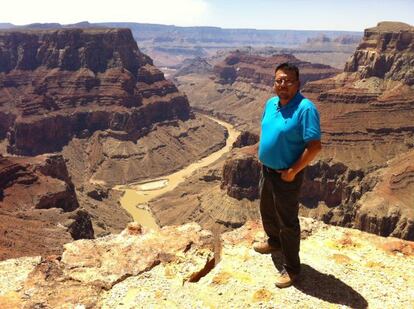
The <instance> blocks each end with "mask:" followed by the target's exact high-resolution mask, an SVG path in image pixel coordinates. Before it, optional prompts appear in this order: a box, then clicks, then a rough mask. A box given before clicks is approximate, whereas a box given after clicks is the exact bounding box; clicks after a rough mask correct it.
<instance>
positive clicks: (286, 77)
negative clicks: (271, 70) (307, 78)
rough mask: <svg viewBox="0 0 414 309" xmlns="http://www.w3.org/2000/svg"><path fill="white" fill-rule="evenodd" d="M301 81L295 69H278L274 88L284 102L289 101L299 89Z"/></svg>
mask: <svg viewBox="0 0 414 309" xmlns="http://www.w3.org/2000/svg"><path fill="white" fill-rule="evenodd" d="M299 87H300V82H299V80H297V79H296V74H295V72H293V71H284V70H283V69H280V70H277V71H276V74H275V84H274V90H275V92H276V94H277V95H278V96H279V98H280V100H281V101H282V103H287V102H289V101H290V100H291V99H292V98H293V97H294V96H295V95H296V93H297V92H298V91H299Z"/></svg>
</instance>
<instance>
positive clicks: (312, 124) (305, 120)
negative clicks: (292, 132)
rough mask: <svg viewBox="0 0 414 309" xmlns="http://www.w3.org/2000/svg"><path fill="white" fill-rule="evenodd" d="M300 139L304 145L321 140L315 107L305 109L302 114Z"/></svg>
mask: <svg viewBox="0 0 414 309" xmlns="http://www.w3.org/2000/svg"><path fill="white" fill-rule="evenodd" d="M302 137H303V140H304V141H305V142H306V143H307V142H309V141H314V140H320V139H321V126H320V120H319V113H318V110H317V109H316V107H311V108H307V109H306V110H305V111H304V112H303V114H302Z"/></svg>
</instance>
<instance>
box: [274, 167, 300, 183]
mask: <svg viewBox="0 0 414 309" xmlns="http://www.w3.org/2000/svg"><path fill="white" fill-rule="evenodd" d="M278 172H279V173H280V174H281V175H280V178H282V180H283V181H286V182H292V181H293V180H295V176H296V173H295V172H294V170H293V169H292V168H289V169H287V170H278Z"/></svg>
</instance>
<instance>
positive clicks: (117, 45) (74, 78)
mask: <svg viewBox="0 0 414 309" xmlns="http://www.w3.org/2000/svg"><path fill="white" fill-rule="evenodd" d="M225 137H226V130H225V128H223V127H221V126H220V125H218V124H217V123H216V122H214V121H212V120H210V119H207V118H206V117H202V116H198V115H194V114H193V113H192V111H191V109H190V106H189V104H188V100H187V97H186V96H185V94H183V93H181V92H179V91H178V90H177V88H176V87H175V85H174V84H173V83H172V82H171V81H169V80H166V79H165V78H164V74H163V73H162V72H161V71H160V70H158V69H157V68H156V67H155V66H153V64H152V60H151V59H150V58H149V57H148V56H146V55H145V54H143V53H141V51H140V50H139V48H138V46H137V43H136V42H135V41H134V39H133V37H132V34H131V31H130V30H129V29H105V28H100V29H95V28H93V27H91V28H88V29H78V28H75V29H59V30H22V29H20V30H9V31H6V30H4V31H0V152H3V153H6V149H7V152H8V154H7V159H4V160H5V162H6V161H7V162H9V161H8V160H11V161H10V162H15V160H17V161H16V162H19V163H18V164H17V163H16V164H17V165H16V164H15V163H10V164H9V163H7V164H6V163H5V164H6V165H7V167H5V170H4V172H5V173H6V172H7V171H9V173H10V175H11V176H10V177H11V178H10V177H9V174H7V175H8V176H7V177H6V176H5V178H1V181H0V184H1V188H0V189H1V191H0V192H2V193H1V200H0V202H1V203H2V206H4V207H1V208H2V212H3V211H6V210H8V209H9V208H8V207H10V209H13V211H14V212H13V213H7V215H8V216H9V218H10V220H9V221H10V222H14V220H16V222H17V221H18V223H10V224H9V222H8V220H7V219H4V220H3V219H2V222H1V225H0V228H1V229H3V228H4V230H6V231H9V230H10V228H11V226H13V224H17V225H18V226H20V225H24V223H25V220H27V222H28V223H27V225H28V226H30V227H28V228H21V229H20V231H21V234H22V235H23V234H24V233H26V234H27V235H25V236H22V237H21V243H20V242H19V244H16V245H15V246H16V248H17V247H18V246H20V245H21V246H26V245H25V244H24V242H27V246H30V241H29V239H30V237H31V236H32V235H33V233H34V232H33V231H35V230H36V231H37V232H38V233H40V234H42V233H43V234H44V235H43V234H42V237H40V238H39V243H37V242H35V243H36V244H33V247H36V246H39V245H40V248H41V249H39V248H37V249H33V250H32V249H30V250H32V251H30V250H27V251H24V250H21V251H19V250H18V249H16V250H14V252H15V254H16V255H14V256H19V254H27V255H29V254H38V253H40V252H43V251H41V250H44V251H45V250H46V251H47V250H49V249H47V248H46V247H47V246H48V245H46V244H48V243H49V242H50V243H51V244H50V250H49V251H50V253H52V252H59V250H61V248H60V249H58V247H59V246H60V245H61V244H62V243H66V242H67V241H68V239H72V236H71V234H70V233H69V234H68V233H67V231H66V229H67V228H66V225H65V224H66V223H65V222H66V221H67V222H69V221H70V220H72V219H70V218H69V219H68V220H69V221H68V220H66V219H65V218H66V217H65V216H69V212H70V213H71V216H74V219H73V220H75V221H76V222H78V223H76V224H78V225H76V224H72V223H71V224H72V225H73V227H74V228H73V230H74V232H71V233H72V234H73V235H76V237H77V238H80V237H86V236H84V235H83V236H79V235H78V234H79V233H81V232H79V231H78V229H77V228H75V226H80V225H82V224H85V227H84V230H85V233H86V234H88V231H89V232H90V231H92V235H93V231H95V235H96V236H103V235H107V234H108V233H111V232H119V231H121V230H122V229H123V228H124V227H125V225H126V224H127V223H128V222H130V221H131V217H130V216H129V215H128V214H127V213H126V211H125V210H124V209H123V208H122V207H121V206H120V205H119V203H118V200H119V198H120V193H119V192H115V191H114V190H111V188H112V187H113V186H114V185H117V184H126V183H129V182H133V181H138V180H144V179H148V178H153V177H157V176H161V175H165V174H169V173H171V172H173V171H176V170H178V169H180V168H182V167H184V166H185V165H187V164H189V163H190V162H193V161H194V160H197V159H200V158H201V157H204V156H206V155H208V154H210V153H211V152H213V151H215V150H216V149H218V148H220V147H221V146H223V145H224V144H225ZM44 153H56V154H60V155H62V156H63V158H62V157H60V159H59V160H58V161H57V162H59V164H57V163H56V164H54V165H52V166H51V167H50V168H48V169H47V170H46V169H45V170H44V171H43V170H42V171H37V170H36V172H33V171H32V169H31V168H30V169H29V171H30V172H28V173H26V172H22V170H24V169H23V168H21V166H24V167H25V168H26V165H27V166H31V164H34V163H33V162H32V160H35V161H36V160H39V159H33V158H29V157H21V158H18V159H17V158H16V159H14V158H12V157H11V156H10V155H11V154H12V155H25V156H34V155H39V154H44ZM5 158H6V157H5ZM48 160H49V159H48ZM25 162H26V163H25ZM36 162H37V161H36ZM36 164H37V163H36ZM63 169H64V170H65V171H66V175H65V177H64V178H62V177H63V176H62V177H61V175H60V174H59V173H60V172H59V171H61V170H63ZM32 172H33V173H32ZM39 173H40V174H39ZM41 173H47V174H45V175H51V176H50V177H51V179H53V181H52V180H50V181H49V180H48V181H43V180H42V181H40V182H39V181H38V179H45V177H46V176H45V175H43V174H41ZM54 173H57V174H54ZM39 175H40V176H39ZM13 177H14V178H13ZM48 177H49V176H48ZM50 177H49V178H50ZM15 178H16V179H20V180H18V182H17V184H15V183H14V181H15ZM49 178H47V179H49ZM55 178H56V179H58V180H59V181H58V180H56V179H55ZM65 183H66V184H65ZM68 184H70V186H69V185H68ZM3 187H4V188H3ZM5 188H7V190H6V189H5ZM20 208H22V209H20ZM26 208H27V209H30V210H27V209H26ZM32 208H33V209H36V211H34V210H31V209H32ZM38 209H41V211H40V210H38ZM17 211H25V215H20V214H19V213H17ZM27 211H30V216H29V215H28V214H27ZM74 211H75V212H77V213H78V212H79V211H81V212H79V214H78V215H76V216H75V215H74V214H72V212H74ZM66 213H67V214H68V215H66ZM40 214H41V215H40ZM42 216H44V218H43V219H44V220H43V219H42V220H43V221H41V222H45V223H44V224H46V225H47V226H48V228H47V229H45V230H44V231H39V229H40V227H41V224H40V223H39V222H38V221H36V220H40V219H39V218H42ZM85 218H87V220H89V221H87V220H86V219H85ZM30 220H32V221H33V222H32V221H30ZM73 220H72V221H73ZM29 222H30V224H29ZM82 222H83V223H82ZM86 222H89V225H91V226H87V224H86ZM62 224H63V225H62ZM31 225H33V227H32V226H31ZM61 225H62V226H64V227H62V226H61ZM55 226H57V227H58V230H57V231H58V232H59V233H58V232H56V239H55V240H54V241H53V243H52V241H51V240H47V241H43V240H42V239H44V238H45V237H49V236H48V235H49V234H50V233H51V232H50V231H54V229H55ZM49 227H50V228H49ZM92 227H93V229H92ZM26 229H27V230H28V231H26ZM31 229H33V231H31ZM49 230H50V231H49ZM75 230H76V232H75ZM19 233H20V232H19ZM81 234H82V233H81ZM19 235H20V234H19ZM88 235H89V234H88ZM74 237H75V236H74ZM77 238H75V239H77ZM2 241H3V243H2V246H1V250H6V251H7V250H8V249H7V248H9V247H10V246H12V247H13V246H14V242H15V238H14V236H13V234H11V233H8V234H4V238H3V239H2ZM42 241H43V243H44V244H42ZM3 244H4V246H3ZM36 250H38V251H36ZM39 250H40V251H39ZM46 251H45V252H46ZM49 251H47V252H49ZM22 252H23V253H22Z"/></svg>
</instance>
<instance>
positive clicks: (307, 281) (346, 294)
mask: <svg viewBox="0 0 414 309" xmlns="http://www.w3.org/2000/svg"><path fill="white" fill-rule="evenodd" d="M272 260H273V263H274V264H275V267H276V268H277V269H278V270H279V271H280V270H281V265H282V260H281V258H280V257H279V256H277V255H275V256H272ZM301 267H302V270H301V275H300V280H298V282H296V283H295V284H294V287H295V288H296V289H298V290H299V291H301V292H303V293H305V294H307V295H310V296H313V297H317V298H319V299H321V300H324V301H327V302H330V303H333V304H340V305H345V306H348V307H351V308H368V302H367V301H366V299H365V298H364V297H363V296H362V295H361V294H359V293H358V292H357V291H355V290H354V289H353V288H352V287H350V286H349V285H347V284H346V283H344V282H342V281H341V280H339V279H338V278H336V277H335V276H333V275H329V274H323V273H321V272H319V271H317V270H316V269H314V268H313V267H311V266H309V265H307V264H302V265H301Z"/></svg>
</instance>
